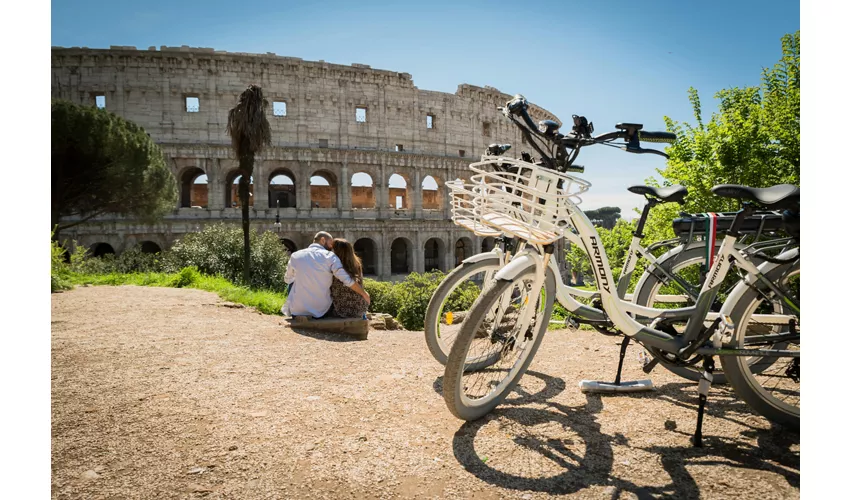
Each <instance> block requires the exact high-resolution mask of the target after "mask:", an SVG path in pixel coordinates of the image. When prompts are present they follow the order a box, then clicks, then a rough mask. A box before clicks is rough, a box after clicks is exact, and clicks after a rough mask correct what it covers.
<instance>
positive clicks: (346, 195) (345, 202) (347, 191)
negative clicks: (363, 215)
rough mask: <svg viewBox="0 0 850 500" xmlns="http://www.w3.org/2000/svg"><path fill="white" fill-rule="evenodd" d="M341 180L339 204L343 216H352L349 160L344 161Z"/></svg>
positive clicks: (338, 196) (338, 192) (338, 194)
mask: <svg viewBox="0 0 850 500" xmlns="http://www.w3.org/2000/svg"><path fill="white" fill-rule="evenodd" d="M340 176H341V179H340V180H341V182H340V183H339V190H338V191H337V200H338V202H337V206H339V209H340V211H341V215H342V217H343V218H350V217H351V176H350V175H349V174H348V162H343V163H342V169H341V170H340Z"/></svg>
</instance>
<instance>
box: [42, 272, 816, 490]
mask: <svg viewBox="0 0 850 500" xmlns="http://www.w3.org/2000/svg"><path fill="white" fill-rule="evenodd" d="M618 343H619V339H617V338H610V337H604V336H601V335H599V334H596V333H592V332H576V333H567V332H565V331H560V332H549V333H548V334H547V336H546V338H545V339H544V341H543V345H542V346H541V348H540V351H539V352H538V354H537V357H536V359H535V360H534V362H533V363H532V365H531V371H530V372H529V373H528V374H526V376H525V377H524V378H523V380H522V383H521V386H520V388H519V390H518V391H517V393H515V394H514V395H512V397H511V398H510V399H509V403H510V404H505V405H503V406H502V407H500V408H498V409H497V410H496V411H494V412H493V413H491V414H490V415H488V416H487V417H485V418H484V419H481V420H479V421H476V422H469V423H464V422H461V421H459V420H457V419H455V418H454V417H452V416H451V414H450V413H449V412H448V410H447V409H446V407H445V404H444V402H443V399H442V397H441V396H440V394H439V391H440V390H441V386H440V382H441V380H442V372H443V370H442V367H441V366H440V365H439V364H438V363H437V362H435V361H434V360H433V359H431V358H430V355H429V354H428V350H427V348H426V347H425V343H424V339H423V338H422V334H421V332H392V331H390V332H372V333H370V337H369V340H367V341H347V340H343V339H341V338H339V337H335V336H331V335H321V334H305V333H296V332H293V331H292V330H289V329H286V328H284V327H283V326H282V325H281V318H279V317H274V316H264V315H261V314H259V313H257V312H255V311H253V310H251V309H246V308H238V307H233V305H232V304H231V305H228V304H226V303H224V302H222V301H221V300H220V299H219V298H218V297H217V296H215V295H214V294H211V293H207V292H202V291H198V290H181V289H171V288H140V287H82V288H77V289H75V290H73V291H70V292H65V293H61V294H54V295H53V298H52V388H51V391H52V416H53V418H52V441H53V447H52V469H53V477H52V492H53V497H54V498H86V499H89V498H199V497H206V498H396V497H405V498H413V497H416V498H435V497H439V498H473V499H478V498H494V499H495V498H518V499H530V498H549V497H550V496H551V495H553V494H556V495H570V496H574V497H577V498H619V499H627V498H661V497H668V498H677V499H678V498H735V499H738V498H759V499H771V498H791V497H795V498H796V497H799V495H800V492H799V484H800V472H799V469H800V451H799V450H800V447H799V436H798V435H796V434H791V433H788V432H787V431H783V430H781V429H778V428H771V426H770V424H769V423H768V422H767V421H766V420H764V419H763V418H761V417H759V416H757V415H755V414H753V413H752V412H751V411H749V409H748V408H747V407H746V406H745V405H744V404H742V403H741V402H739V401H737V400H736V399H735V398H734V394H732V393H731V392H730V391H729V390H727V389H724V388H716V387H715V388H713V389H712V394H711V397H710V399H709V410H708V415H707V419H706V423H705V434H706V447H705V448H704V449H694V448H692V447H691V446H690V444H689V441H688V439H689V436H690V433H691V432H692V431H693V428H694V425H695V422H696V411H695V405H696V399H697V398H696V389H695V385H694V384H690V383H683V382H682V381H680V379H677V378H676V377H675V376H674V375H672V374H669V373H668V372H666V371H665V370H663V369H662V368H658V369H656V370H655V371H654V372H653V373H652V379H653V381H654V383H655V384H656V385H657V386H658V387H659V390H658V391H656V392H654V393H649V394H640V395H627V396H602V397H600V396H593V395H588V396H586V395H583V394H582V393H581V392H580V391H579V390H578V388H577V383H578V381H579V380H581V379H603V380H609V379H613V376H614V373H615V370H616V366H617V365H616V360H617V355H618V351H619V347H618ZM636 356H637V348H630V350H629V354H628V358H627V362H626V367H625V370H624V378H625V379H626V380H628V379H630V378H645V375H643V372H641V371H640V369H639V367H638V364H637V362H636Z"/></svg>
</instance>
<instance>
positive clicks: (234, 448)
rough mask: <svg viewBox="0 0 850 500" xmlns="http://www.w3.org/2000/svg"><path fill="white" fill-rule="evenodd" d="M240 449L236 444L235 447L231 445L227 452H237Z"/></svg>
mask: <svg viewBox="0 0 850 500" xmlns="http://www.w3.org/2000/svg"><path fill="white" fill-rule="evenodd" d="M238 449H239V447H238V446H236V445H235V444H234V445H231V446H230V447H229V448H227V451H236V450H238Z"/></svg>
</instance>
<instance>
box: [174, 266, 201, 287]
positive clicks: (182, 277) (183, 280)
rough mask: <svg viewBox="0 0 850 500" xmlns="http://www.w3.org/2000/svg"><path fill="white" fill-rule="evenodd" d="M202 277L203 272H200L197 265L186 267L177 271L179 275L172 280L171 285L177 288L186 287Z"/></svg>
mask: <svg viewBox="0 0 850 500" xmlns="http://www.w3.org/2000/svg"><path fill="white" fill-rule="evenodd" d="M200 279H201V273H199V272H198V268H197V267H195V266H189V267H184V268H183V269H181V270H180V272H179V273H177V276H175V277H174V280H173V281H172V282H171V286H173V287H175V288H186V287H189V286H192V285H194V284H195V283H197V282H198V281H200Z"/></svg>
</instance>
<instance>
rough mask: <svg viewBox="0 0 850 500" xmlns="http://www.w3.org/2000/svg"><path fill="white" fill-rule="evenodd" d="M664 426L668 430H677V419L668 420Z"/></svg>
mask: <svg viewBox="0 0 850 500" xmlns="http://www.w3.org/2000/svg"><path fill="white" fill-rule="evenodd" d="M664 428H665V429H666V430H668V431H675V430H676V421H675V420H667V421H665V422H664Z"/></svg>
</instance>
